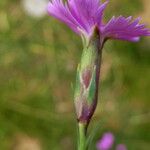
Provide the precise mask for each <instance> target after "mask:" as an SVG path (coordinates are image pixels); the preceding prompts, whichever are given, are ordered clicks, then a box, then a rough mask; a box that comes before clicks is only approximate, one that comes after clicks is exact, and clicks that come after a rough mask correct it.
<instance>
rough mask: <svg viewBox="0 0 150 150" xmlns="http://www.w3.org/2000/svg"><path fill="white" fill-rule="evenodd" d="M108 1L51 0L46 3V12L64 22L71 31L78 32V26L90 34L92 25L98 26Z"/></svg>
mask: <svg viewBox="0 0 150 150" xmlns="http://www.w3.org/2000/svg"><path fill="white" fill-rule="evenodd" d="M107 3H108V0H107V1H106V2H105V3H103V4H102V3H100V1H99V0H68V1H67V2H66V3H63V0H52V1H51V2H49V4H48V13H49V14H50V15H52V16H54V17H55V18H57V19H59V20H61V21H62V22H64V23H66V24H67V25H68V26H69V27H70V28H71V29H72V30H73V31H75V32H77V33H78V34H80V31H79V30H78V29H79V28H80V29H81V30H83V31H84V32H86V33H87V34H90V33H91V32H92V29H93V26H95V25H97V26H100V24H101V22H102V15H103V11H104V9H105V7H106V5H107Z"/></svg>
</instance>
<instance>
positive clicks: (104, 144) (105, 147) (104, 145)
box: [97, 132, 115, 150]
mask: <svg viewBox="0 0 150 150" xmlns="http://www.w3.org/2000/svg"><path fill="white" fill-rule="evenodd" d="M114 140H115V138H114V135H113V134H112V133H110V132H107V133H105V134H104V135H103V136H102V138H101V139H100V141H99V142H98V143H97V149H98V150H109V149H110V148H111V147H112V146H113V143H114Z"/></svg>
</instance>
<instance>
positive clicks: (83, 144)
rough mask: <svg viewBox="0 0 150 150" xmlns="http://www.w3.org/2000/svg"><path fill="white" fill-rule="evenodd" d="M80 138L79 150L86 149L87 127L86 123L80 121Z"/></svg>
mask: <svg viewBox="0 0 150 150" xmlns="http://www.w3.org/2000/svg"><path fill="white" fill-rule="evenodd" d="M78 131H79V133H78V136H79V137H78V139H79V142H78V150H86V131H87V128H86V125H85V124H83V123H79V124H78Z"/></svg>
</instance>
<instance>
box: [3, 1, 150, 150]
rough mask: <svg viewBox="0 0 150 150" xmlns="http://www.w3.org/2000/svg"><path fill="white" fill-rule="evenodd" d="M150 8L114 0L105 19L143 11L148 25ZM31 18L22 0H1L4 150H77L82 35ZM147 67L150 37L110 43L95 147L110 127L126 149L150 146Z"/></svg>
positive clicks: (144, 149) (48, 19) (56, 23)
mask: <svg viewBox="0 0 150 150" xmlns="http://www.w3.org/2000/svg"><path fill="white" fill-rule="evenodd" d="M30 1H32V0H30ZM34 7H35V8H36V7H37V6H36V5H35V6H34ZM34 7H33V8H34ZM38 9H39V8H38V7H37V8H36V11H38ZM149 9H150V1H149V0H132V2H131V1H130V0H121V1H120V0H112V1H111V2H110V4H109V6H108V7H107V10H106V11H105V13H106V15H105V20H108V19H109V18H110V17H111V16H112V15H117V16H118V15H120V14H122V15H125V16H128V15H133V16H134V17H137V16H138V15H140V16H142V17H143V22H144V21H145V22H146V23H147V25H148V26H149V27H150V20H149V16H150V11H149ZM30 15H31V14H30ZM30 15H29V13H27V11H26V9H25V7H24V3H23V2H22V1H20V0H13V1H10V0H0V150H75V145H76V120H75V115H74V107H73V90H72V88H71V85H72V84H73V85H74V81H75V75H76V67H77V63H78V62H79V60H80V56H81V53H82V43H81V39H80V38H79V37H78V36H77V35H75V34H74V33H73V32H72V31H71V30H70V29H69V28H68V27H66V26H65V25H64V24H62V23H60V22H59V21H57V20H55V19H53V18H52V17H49V16H48V15H47V14H45V15H43V17H40V18H37V17H35V16H30ZM149 67H150V38H145V37H144V38H142V40H141V41H140V42H139V43H129V42H121V41H109V42H107V44H106V45H105V48H104V51H103V64H102V71H101V86H100V87H101V88H100V92H99V94H100V96H99V103H98V108H97V110H96V113H95V115H94V117H93V122H92V123H91V125H90V129H89V130H90V131H91V132H93V131H92V130H91V129H94V130H95V128H97V131H96V136H95V137H94V143H93V145H92V148H91V150H95V149H96V148H95V143H96V141H97V140H98V139H99V138H100V137H101V136H102V134H103V133H104V132H106V131H111V132H113V133H114V135H115V136H116V143H117V144H118V143H125V144H126V145H127V147H128V150H149V149H150V109H149V108H150V101H149V100H150V69H149Z"/></svg>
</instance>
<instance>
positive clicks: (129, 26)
mask: <svg viewBox="0 0 150 150" xmlns="http://www.w3.org/2000/svg"><path fill="white" fill-rule="evenodd" d="M131 19H132V18H131V17H128V18H125V17H122V16H119V17H117V18H115V17H112V19H110V21H109V22H108V23H107V24H106V25H105V26H103V27H101V33H102V35H103V37H104V38H112V39H120V40H127V41H133V42H137V41H139V39H140V36H150V30H149V29H147V28H145V25H144V24H139V21H140V18H137V19H135V20H134V21H131Z"/></svg>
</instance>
